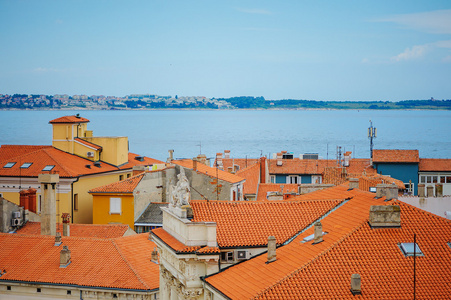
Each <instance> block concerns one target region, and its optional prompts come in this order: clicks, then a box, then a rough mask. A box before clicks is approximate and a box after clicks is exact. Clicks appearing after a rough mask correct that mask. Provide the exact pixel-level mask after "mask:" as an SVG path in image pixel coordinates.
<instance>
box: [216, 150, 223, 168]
mask: <svg viewBox="0 0 451 300" xmlns="http://www.w3.org/2000/svg"><path fill="white" fill-rule="evenodd" d="M216 166H217V167H218V168H220V169H222V168H224V165H223V164H222V153H220V152H218V153H216Z"/></svg>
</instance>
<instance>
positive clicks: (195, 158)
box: [193, 157, 197, 171]
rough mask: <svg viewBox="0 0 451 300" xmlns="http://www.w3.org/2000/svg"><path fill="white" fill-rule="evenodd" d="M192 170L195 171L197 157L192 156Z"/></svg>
mask: <svg viewBox="0 0 451 300" xmlns="http://www.w3.org/2000/svg"><path fill="white" fill-rule="evenodd" d="M193 171H197V157H194V158H193Z"/></svg>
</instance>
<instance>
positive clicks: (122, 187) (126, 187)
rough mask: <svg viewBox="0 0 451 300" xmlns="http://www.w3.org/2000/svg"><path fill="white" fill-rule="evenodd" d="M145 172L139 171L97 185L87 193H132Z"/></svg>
mask: <svg viewBox="0 0 451 300" xmlns="http://www.w3.org/2000/svg"><path fill="white" fill-rule="evenodd" d="M144 174H145V173H140V174H137V175H135V176H132V177H130V178H127V179H124V180H121V181H118V182H113V183H110V184H107V185H104V186H99V187H97V188H94V189H92V190H90V191H89V193H129V194H132V193H133V191H134V190H135V188H136V186H137V185H138V184H139V183H140V182H141V179H143V177H144Z"/></svg>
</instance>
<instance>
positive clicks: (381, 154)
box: [373, 149, 420, 163]
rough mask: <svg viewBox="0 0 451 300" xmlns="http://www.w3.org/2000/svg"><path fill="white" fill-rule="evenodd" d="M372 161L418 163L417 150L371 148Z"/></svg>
mask: <svg viewBox="0 0 451 300" xmlns="http://www.w3.org/2000/svg"><path fill="white" fill-rule="evenodd" d="M373 162H374V163H419V162H420V156H419V153H418V150H399V149H390V150H387V149H385V150H377V149H375V150H373Z"/></svg>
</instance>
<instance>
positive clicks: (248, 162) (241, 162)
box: [215, 158, 260, 171]
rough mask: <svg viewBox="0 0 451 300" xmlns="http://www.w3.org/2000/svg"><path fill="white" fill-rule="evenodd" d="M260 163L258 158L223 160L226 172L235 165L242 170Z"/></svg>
mask: <svg viewBox="0 0 451 300" xmlns="http://www.w3.org/2000/svg"><path fill="white" fill-rule="evenodd" d="M259 161H260V160H259V159H258V158H223V159H222V165H223V168H224V170H225V171H228V170H229V167H230V168H231V167H233V166H234V165H236V166H239V169H240V170H241V169H245V168H248V167H250V166H252V165H254V164H256V163H258V162H259ZM215 163H216V160H215Z"/></svg>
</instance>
